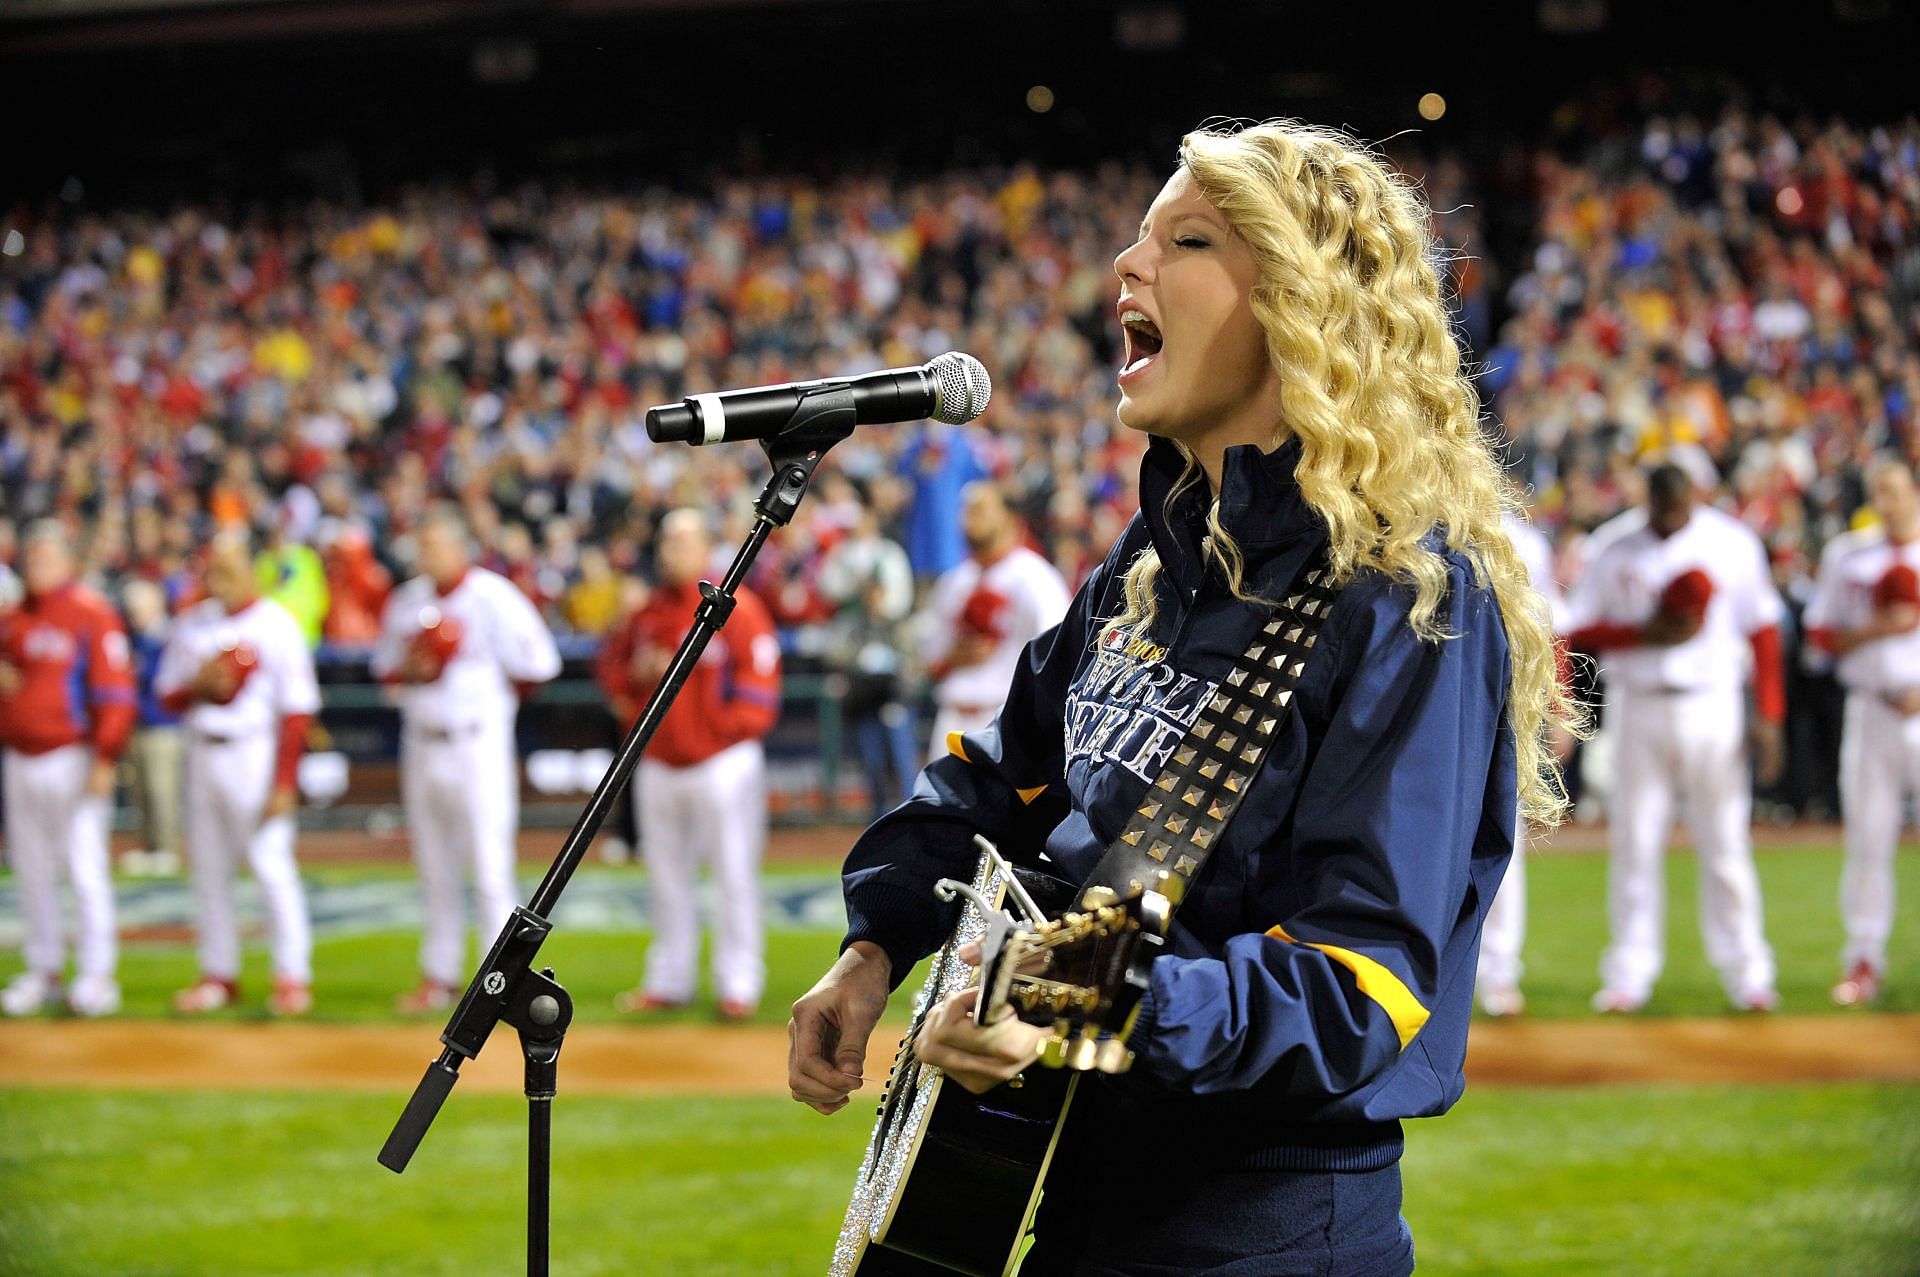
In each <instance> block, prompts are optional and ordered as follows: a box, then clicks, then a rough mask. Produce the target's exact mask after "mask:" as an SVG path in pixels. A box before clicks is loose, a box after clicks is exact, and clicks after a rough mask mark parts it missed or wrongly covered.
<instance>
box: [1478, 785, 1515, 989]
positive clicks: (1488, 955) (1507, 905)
mask: <svg viewBox="0 0 1920 1277" xmlns="http://www.w3.org/2000/svg"><path fill="white" fill-rule="evenodd" d="M1520 825H1521V829H1522V832H1521V833H1519V834H1516V835H1515V836H1514V839H1513V859H1512V860H1509V861H1508V862H1507V876H1506V877H1504V878H1502V879H1501V880H1500V889H1499V890H1498V891H1496V892H1494V893H1493V903H1492V904H1490V905H1488V906H1487V920H1486V922H1485V923H1484V924H1482V926H1481V929H1480V965H1479V968H1478V970H1477V972H1476V976H1475V978H1476V982H1477V983H1478V984H1479V986H1480V987H1481V988H1482V989H1517V988H1519V987H1520V975H1521V973H1522V972H1523V971H1524V970H1525V966H1524V964H1522V963H1521V961H1520V949H1521V946H1523V945H1524V944H1525V943H1526V940H1527V857H1526V841H1527V839H1526V834H1525V832H1524V831H1525V828H1526V822H1525V821H1524V820H1523V821H1521V822H1520Z"/></svg>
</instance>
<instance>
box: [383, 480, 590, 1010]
mask: <svg viewBox="0 0 1920 1277" xmlns="http://www.w3.org/2000/svg"><path fill="white" fill-rule="evenodd" d="M418 535H419V547H420V549H419V565H420V569H421V574H420V575H419V576H417V577H415V578H414V579H412V580H411V581H408V582H407V583H406V584H404V585H402V586H400V587H399V588H398V589H396V590H394V592H393V595H392V597H391V598H389V599H388V600H387V607H386V612H385V614H384V616H383V617H382V619H381V626H380V642H379V645H378V647H377V648H376V649H375V652H374V658H373V672H374V675H375V677H377V678H379V679H381V680H382V681H384V682H388V683H390V684H393V685H395V686H396V688H397V692H398V696H399V700H400V719H401V738H400V783H401V798H402V800H403V801H404V802H405V804H406V809H407V830H408V834H409V836H410V838H411V840H412V843H413V858H414V863H415V864H416V865H418V866H419V869H420V881H421V885H422V886H423V887H424V888H425V891H426V911H427V916H426V929H425V934H424V936H423V937H422V942H421V948H420V968H421V976H422V978H421V982H420V985H419V987H418V988H416V989H415V990H414V991H413V992H412V993H409V994H406V995H404V996H402V997H401V999H400V1000H399V1002H398V1007H399V1009H400V1010H401V1011H403V1012H408V1013H418V1012H425V1011H438V1010H444V1009H446V1008H447V1007H449V1006H450V1005H452V1002H453V999H454V997H455V996H456V995H457V994H458V993H459V992H460V988H461V985H460V980H461V974H462V970H463V968H464V967H465V965H466V936H467V922H466V919H467V910H466V904H465V900H464V898H463V896H464V893H463V890H462V884H461V874H462V869H463V868H464V869H465V871H466V872H467V873H468V874H471V875H472V879H473V890H474V896H475V905H476V908H475V913H476V915H477V922H478V924H479V926H480V929H481V932H482V936H481V942H482V943H483V944H486V943H490V942H491V941H492V940H493V937H494V936H495V935H497V934H498V933H499V930H500V928H501V927H502V926H503V925H505V923H506V920H507V916H508V915H509V914H511V913H512V912H513V907H514V904H515V903H516V900H515V897H516V890H515V884H514V877H513V865H514V851H515V841H516V832H517V829H518V825H519V812H520V805H519V786H520V781H519V761H518V759H517V758H516V757H515V755H514V741H513V723H514V718H515V717H516V715H518V713H519V711H520V699H521V696H522V695H523V694H524V693H525V692H526V691H527V690H529V689H531V688H532V687H533V686H535V685H537V684H540V683H544V682H546V681H547V680H549V679H551V678H552V677H553V676H554V675H556V674H558V673H559V672H560V653H559V651H558V650H557V649H556V648H555V647H554V643H553V635H552V634H550V633H548V631H547V626H546V622H544V621H543V620H541V619H540V614H539V612H537V611H536V610H535V609H534V606H533V604H532V602H530V601H529V600H528V599H527V597H526V596H525V595H524V594H522V593H521V592H520V591H519V590H518V589H517V588H515V586H514V585H513V583H512V582H510V581H508V580H507V579H506V578H505V577H503V576H500V575H498V574H496V573H493V572H489V571H487V570H486V569H485V568H481V567H476V566H474V564H473V545H472V541H471V534H470V533H469V532H468V530H467V525H466V523H465V521H464V520H463V519H462V518H461V516H460V514H459V512H458V511H457V510H454V509H452V508H451V507H443V508H439V509H436V510H435V511H434V512H433V513H431V514H430V515H429V516H428V517H427V519H426V520H425V521H424V522H423V523H422V524H421V526H420V530H419V534H418Z"/></svg>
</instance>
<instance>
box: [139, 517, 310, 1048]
mask: <svg viewBox="0 0 1920 1277" xmlns="http://www.w3.org/2000/svg"><path fill="white" fill-rule="evenodd" d="M206 583H207V592H208V593H209V594H210V595H212V597H211V598H209V599H208V600H206V601H205V602H204V603H201V604H199V605H198V606H196V607H193V608H191V609H189V610H188V611H187V612H186V613H185V614H183V615H182V616H181V617H180V619H179V621H178V622H177V623H176V624H175V626H174V628H173V632H172V633H171V634H169V635H168V636H167V645H166V647H165V648H164V649H162V651H161V653H160V665H159V668H158V670H156V671H155V673H154V680H153V682H154V691H155V693H156V694H157V695H158V696H159V697H160V699H161V701H162V703H164V704H165V705H166V706H167V707H168V708H169V709H170V710H172V711H173V712H175V713H178V714H180V715H182V716H183V720H184V722H183V725H184V727H185V730H186V735H187V764H186V785H187V789H186V807H185V811H184V817H185V819H184V824H185V832H186V842H187V861H188V864H189V866H190V869H191V873H192V877H193V896H194V907H195V912H196V915H197V921H198V932H199V959H200V979H199V980H198V981H197V982H196V983H195V984H193V985H192V986H191V987H189V988H187V989H183V990H182V991H181V992H180V993H178V994H176V995H175V997H174V1000H173V1005H174V1009H175V1010H177V1011H179V1012H181V1013H183V1014H187V1015H198V1014H203V1013H205V1012H208V1011H217V1010H219V1009H220V1008H222V1007H225V1006H228V1005H230V1004H231V1003H232V1002H233V1001H234V1000H235V998H237V997H238V996H239V991H240V989H239V978H240V935H239V930H238V928H237V926H236V925H235V922H234V913H233V877H234V873H235V871H236V870H237V868H238V866H239V864H240V862H241V861H242V860H245V861H246V863H247V865H248V866H249V867H250V868H251V869H252V871H253V877H254V881H255V882H257V883H259V884H260V891H261V894H262V896H263V897H264V898H265V901H266V906H267V936H268V945H269V948H270V949H271V952H272V957H273V992H272V993H271V994H270V995H269V996H268V999H267V1008H268V1010H270V1011H271V1012H273V1013H274V1014H275V1015H300V1014H304V1013H305V1012H307V1011H309V1010H311V1009H312V1007H313V931H312V926H311V924H310V923H309V921H308V916H307V900H306V894H305V892H304V891H303V890H302V888H301V885H300V871H299V869H298V867H297V866H296V865H295V864H294V857H293V840H294V809H295V807H296V805H297V800H296V790H295V772H296V769H297V767H298V765H299V762H300V752H301V750H302V749H303V748H304V745H305V741H306V734H307V726H308V724H309V723H311V722H312V719H313V715H314V714H315V713H317V712H318V711H319V709H320V689H319V687H318V685H317V684H316V683H315V682H314V677H313V657H312V655H311V654H310V653H309V652H308V650H307V641H306V638H305V636H304V635H302V634H301V632H300V625H299V623H298V622H297V621H295V620H294V619H293V614H292V613H290V612H288V611H287V610H286V608H284V607H282V606H281V605H280V604H278V603H276V602H274V601H273V600H272V599H268V598H261V597H260V596H259V592H258V585H257V582H256V580H255V577H254V573H253V559H252V555H251V553H250V551H249V547H248V545H247V541H246V538H245V537H244V536H242V535H239V534H228V535H223V536H220V537H217V538H215V540H214V542H213V544H212V545H211V546H210V547H209V549H208V558H207V581H206Z"/></svg>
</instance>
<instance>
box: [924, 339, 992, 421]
mask: <svg viewBox="0 0 1920 1277" xmlns="http://www.w3.org/2000/svg"><path fill="white" fill-rule="evenodd" d="M927 374H928V375H929V376H930V377H932V378H933V386H934V405H933V412H932V414H931V415H932V417H933V419H934V420H935V421H943V422H945V423H946V424H947V425H949V426H958V425H962V424H964V423H965V422H969V421H972V420H973V419H974V418H975V417H978V416H979V415H980V414H981V413H983V412H985V411H986V410H987V401H988V400H989V399H991V398H993V378H991V377H989V376H987V368H986V365H985V364H983V363H981V362H980V361H979V360H978V359H975V358H974V357H973V356H972V355H963V354H961V353H960V352H959V351H957V350H949V351H948V352H947V353H946V354H944V355H938V356H935V358H934V359H933V361H932V362H931V363H929V364H928V365H927Z"/></svg>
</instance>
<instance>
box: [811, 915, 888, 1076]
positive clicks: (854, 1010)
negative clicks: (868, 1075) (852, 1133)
mask: <svg viewBox="0 0 1920 1277" xmlns="http://www.w3.org/2000/svg"><path fill="white" fill-rule="evenodd" d="M892 974H893V964H892V962H891V961H889V960H888V958H887V954H886V950H884V949H882V948H881V947H880V946H879V945H877V944H873V943H871V942H869V941H866V940H856V941H854V942H853V943H852V944H851V945H848V946H847V950H846V952H844V953H842V954H841V955H840V960H839V961H838V962H835V963H834V964H833V966H832V967H830V968H829V969H828V970H827V973H826V974H825V975H823V976H821V977H820V982H819V983H818V984H816V985H814V986H813V988H812V989H810V990H808V991H807V993H806V995H805V996H804V997H802V998H801V999H800V1000H799V1001H798V1002H796V1003H794V1004H793V1018H792V1019H791V1020H788V1021H787V1085H788V1087H789V1088H790V1089H791V1090H792V1092H793V1098H794V1099H796V1100H799V1101H800V1102H801V1103H802V1104H805V1105H808V1106H809V1107H811V1108H814V1109H817V1110H818V1111H819V1112H822V1113H838V1112H839V1111H840V1110H841V1109H843V1108H845V1107H846V1106H847V1100H848V1097H849V1096H851V1095H852V1094H853V1092H855V1091H857V1090H859V1089H860V1088H861V1086H862V1085H864V1084H865V1082H866V1079H865V1077H863V1076H862V1073H861V1070H862V1069H863V1068H865V1066H866V1061H867V1038H868V1037H869V1036H871V1035H872V1033H873V1026H874V1025H875V1024H876V1023H878V1022H879V1020H880V1012H881V1011H883V1010H885V1009H886V1005H887V994H888V992H889V991H890V990H891V988H892V982H891V979H890V977H891V976H892Z"/></svg>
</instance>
